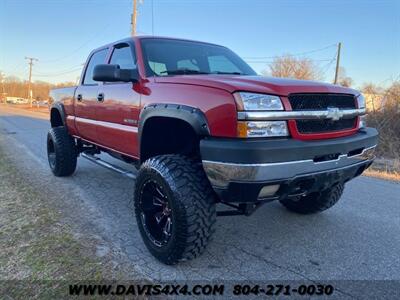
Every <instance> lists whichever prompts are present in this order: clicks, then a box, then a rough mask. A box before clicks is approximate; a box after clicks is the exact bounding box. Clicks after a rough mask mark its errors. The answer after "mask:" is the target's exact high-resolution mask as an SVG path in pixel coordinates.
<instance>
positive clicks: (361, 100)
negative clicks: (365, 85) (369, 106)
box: [357, 94, 365, 108]
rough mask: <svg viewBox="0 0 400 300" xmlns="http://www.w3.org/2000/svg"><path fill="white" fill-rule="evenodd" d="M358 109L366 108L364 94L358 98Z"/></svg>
mask: <svg viewBox="0 0 400 300" xmlns="http://www.w3.org/2000/svg"><path fill="white" fill-rule="evenodd" d="M357 104H358V108H365V98H364V96H363V95H362V94H360V95H358V97H357Z"/></svg>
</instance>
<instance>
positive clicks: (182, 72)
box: [160, 69, 210, 75]
mask: <svg viewBox="0 0 400 300" xmlns="http://www.w3.org/2000/svg"><path fill="white" fill-rule="evenodd" d="M160 74H168V75H186V74H210V73H207V72H201V71H197V70H192V69H177V70H165V71H161V72H160Z"/></svg>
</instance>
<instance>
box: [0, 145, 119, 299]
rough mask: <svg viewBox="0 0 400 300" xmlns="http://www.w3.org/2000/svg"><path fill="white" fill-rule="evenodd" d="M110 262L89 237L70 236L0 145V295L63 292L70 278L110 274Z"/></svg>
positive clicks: (42, 295)
mask: <svg viewBox="0 0 400 300" xmlns="http://www.w3.org/2000/svg"><path fill="white" fill-rule="evenodd" d="M111 263H112V262H111V260H107V257H101V258H100V257H98V256H96V244H95V242H94V241H93V240H92V239H91V237H90V236H80V237H79V238H78V237H76V235H74V233H73V231H72V229H71V228H70V227H69V226H68V225H67V224H65V223H63V221H62V216H61V213H60V212H59V211H58V210H57V209H55V208H54V206H53V205H52V202H51V201H50V199H48V198H46V195H45V193H41V192H40V191H38V190H36V189H35V187H34V186H31V185H30V184H29V182H28V181H27V180H26V178H24V177H23V176H22V175H21V174H20V173H19V172H18V170H17V169H16V168H15V167H14V166H13V164H12V163H11V162H10V161H9V160H8V158H7V156H6V155H5V153H3V151H2V149H1V148H0V279H1V280H2V284H1V285H0V298H2V299H4V298H3V297H5V296H6V295H7V296H9V297H11V299H28V298H33V299H35V298H41V299H43V298H45V299H56V298H59V296H60V295H63V297H65V296H66V294H65V293H66V292H67V291H68V290H67V289H66V285H67V284H70V283H72V282H76V280H91V281H93V280H100V279H102V278H111V277H112V276H113V274H111V271H109V270H112V269H113V268H112V266H111ZM114 275H115V274H114ZM71 281H72V282H71ZM34 285H36V287H40V288H36V289H35V288H33V286H34ZM60 293H61V294H60ZM5 299H7V297H5Z"/></svg>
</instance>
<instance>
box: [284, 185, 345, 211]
mask: <svg viewBox="0 0 400 300" xmlns="http://www.w3.org/2000/svg"><path fill="white" fill-rule="evenodd" d="M343 190H344V184H342V183H340V184H337V185H335V186H333V187H331V188H329V189H326V190H324V191H322V192H318V193H312V194H309V195H307V196H304V197H297V198H294V199H283V200H280V202H281V203H282V205H283V206H285V207H286V208H287V209H288V210H290V211H293V212H296V213H299V214H313V213H318V212H321V211H324V210H327V209H328V208H331V207H332V206H333V205H335V204H336V203H337V202H338V201H339V199H340V197H341V196H342V193H343Z"/></svg>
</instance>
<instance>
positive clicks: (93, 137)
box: [75, 48, 108, 142]
mask: <svg viewBox="0 0 400 300" xmlns="http://www.w3.org/2000/svg"><path fill="white" fill-rule="evenodd" d="M107 53H108V48H104V49H101V50H98V51H96V52H94V53H92V55H91V56H90V58H89V60H88V62H87V64H86V69H85V72H84V75H83V79H82V81H81V85H79V86H78V87H77V89H76V92H75V125H76V128H77V130H78V133H79V136H80V137H82V138H83V139H86V140H89V141H91V142H97V141H98V139H97V137H98V136H97V131H96V127H97V126H96V107H97V105H98V99H97V96H98V94H99V85H100V84H101V83H100V84H99V82H96V81H94V80H93V78H92V76H93V69H94V67H95V66H96V65H98V64H104V63H105V62H106V58H107Z"/></svg>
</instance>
